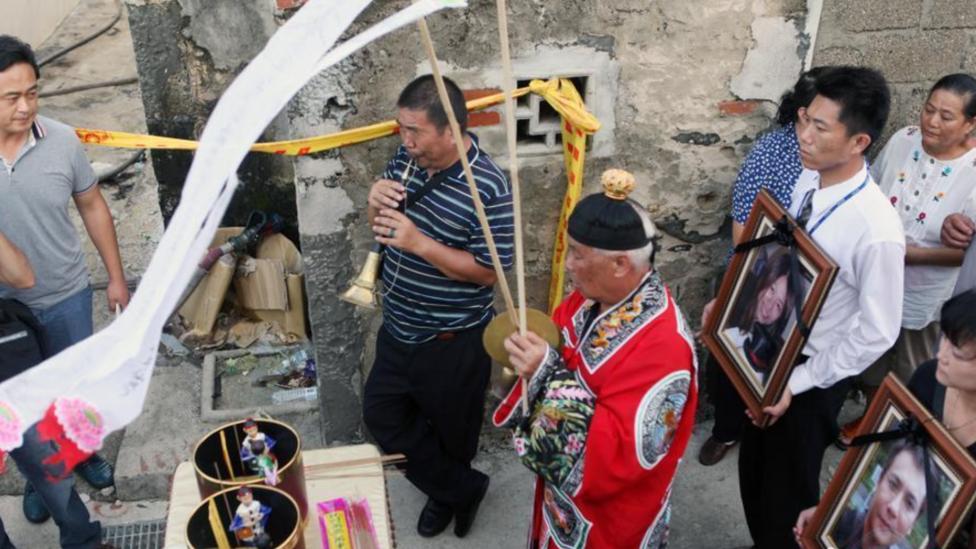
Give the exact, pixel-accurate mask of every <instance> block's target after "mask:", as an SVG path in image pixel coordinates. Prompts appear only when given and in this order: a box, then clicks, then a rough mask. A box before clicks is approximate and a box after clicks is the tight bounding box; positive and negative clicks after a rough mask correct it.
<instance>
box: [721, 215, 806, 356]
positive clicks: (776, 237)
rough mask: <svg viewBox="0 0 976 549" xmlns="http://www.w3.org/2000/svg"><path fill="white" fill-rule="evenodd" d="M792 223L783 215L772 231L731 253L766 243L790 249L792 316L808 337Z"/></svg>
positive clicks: (797, 253) (749, 241) (743, 244)
mask: <svg viewBox="0 0 976 549" xmlns="http://www.w3.org/2000/svg"><path fill="white" fill-rule="evenodd" d="M793 229H794V225H793V224H792V223H790V220H789V218H788V217H787V216H786V215H784V216H783V217H782V218H780V220H779V221H777V222H776V223H775V224H773V232H771V233H769V234H767V235H766V236H761V237H759V238H755V239H753V240H747V241H746V242H742V243H740V244H737V245H736V246H735V248H733V249H732V252H733V253H742V252H747V251H749V250H751V249H753V248H758V247H760V246H765V245H766V244H773V243H776V244H779V245H780V246H786V247H787V248H789V249H790V286H792V287H793V316H794V317H795V318H796V327H797V329H798V330H800V334H802V335H803V337H804V338H806V337H810V327H809V326H807V323H806V322H804V321H803V294H802V292H800V288H802V286H801V284H800V276H801V275H800V256H799V251H798V249H799V243H798V242H797V240H796V235H795V234H793Z"/></svg>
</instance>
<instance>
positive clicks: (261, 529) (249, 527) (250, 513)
mask: <svg viewBox="0 0 976 549" xmlns="http://www.w3.org/2000/svg"><path fill="white" fill-rule="evenodd" d="M237 501H239V502H240V505H238V506H237V512H236V513H235V514H234V520H233V521H231V523H230V531H231V532H234V535H236V536H237V539H238V540H240V542H241V543H243V544H244V545H245V546H247V547H258V548H260V549H266V548H270V547H271V538H270V537H269V536H268V533H267V532H265V527H266V526H267V524H268V516H269V515H270V514H271V508H270V507H266V506H264V505H261V502H260V501H257V500H256V499H254V493H253V492H252V491H251V489H250V488H249V487H247V486H242V487H241V489H240V490H238V491H237Z"/></svg>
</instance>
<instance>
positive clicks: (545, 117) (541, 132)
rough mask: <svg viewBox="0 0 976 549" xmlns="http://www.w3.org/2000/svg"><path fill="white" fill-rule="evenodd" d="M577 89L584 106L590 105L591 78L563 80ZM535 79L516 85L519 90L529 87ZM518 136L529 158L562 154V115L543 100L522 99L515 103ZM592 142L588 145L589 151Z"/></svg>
mask: <svg viewBox="0 0 976 549" xmlns="http://www.w3.org/2000/svg"><path fill="white" fill-rule="evenodd" d="M560 78H567V79H569V80H570V81H571V82H572V83H573V86H575V87H576V91H578V92H579V94H580V96H581V97H582V98H583V102H584V103H586V104H589V103H590V101H589V100H590V90H589V88H588V84H589V76H560ZM531 80H532V78H525V79H521V80H518V81H517V82H516V87H519V88H521V87H525V86H528V85H529V82H530V81H531ZM515 128H516V129H515V135H516V140H517V142H518V147H519V152H520V153H526V154H553V153H561V152H562V148H563V137H562V123H561V120H560V116H559V113H557V112H556V110H555V109H553V108H552V107H551V106H550V105H549V103H547V102H546V100H545V99H543V98H542V97H541V96H539V95H536V94H534V93H530V94H527V95H524V96H522V97H519V98H518V99H517V101H516V103H515ZM590 146H591V140H588V141H587V148H589V147H590Z"/></svg>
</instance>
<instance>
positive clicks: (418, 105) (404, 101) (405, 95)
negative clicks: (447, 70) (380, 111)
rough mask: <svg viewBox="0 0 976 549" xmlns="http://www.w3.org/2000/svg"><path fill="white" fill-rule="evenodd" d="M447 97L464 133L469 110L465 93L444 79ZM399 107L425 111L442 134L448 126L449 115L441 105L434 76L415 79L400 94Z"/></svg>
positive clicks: (447, 79)
mask: <svg viewBox="0 0 976 549" xmlns="http://www.w3.org/2000/svg"><path fill="white" fill-rule="evenodd" d="M444 87H446V88H447V97H448V98H449V99H450V100H451V108H452V109H454V116H456V117H457V121H458V125H459V126H460V127H461V131H462V132H463V131H464V130H466V129H467V128H468V108H467V106H466V105H465V104H464V93H462V92H461V88H459V87H458V85H457V84H455V83H454V81H453V80H451V79H450V78H447V77H445V78H444ZM397 107H399V108H401V109H409V110H412V111H424V112H425V113H427V119H428V120H430V121H431V123H432V124H434V126H435V127H436V128H437V131H439V132H442V131H444V128H446V127H447V126H448V122H447V113H446V112H445V111H444V107H443V106H442V105H441V98H440V96H439V95H437V83H436V82H434V77H433V76H432V75H429V74H428V75H424V76H420V77H418V78H416V79H414V81H413V82H411V83H409V84H407V87H405V88H403V91H402V92H400V97H399V99H397Z"/></svg>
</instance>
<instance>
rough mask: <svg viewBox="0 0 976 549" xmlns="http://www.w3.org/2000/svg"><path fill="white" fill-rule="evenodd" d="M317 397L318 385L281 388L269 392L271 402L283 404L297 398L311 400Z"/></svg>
mask: <svg viewBox="0 0 976 549" xmlns="http://www.w3.org/2000/svg"><path fill="white" fill-rule="evenodd" d="M318 397H319V388H318V387H304V388H302V389H282V390H280V391H275V392H273V393H271V402H272V403H274V404H284V403H286V402H294V401H297V400H305V401H312V400H315V399H317V398H318Z"/></svg>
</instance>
